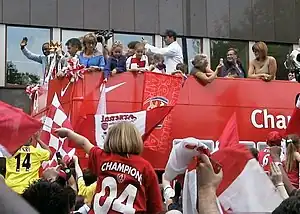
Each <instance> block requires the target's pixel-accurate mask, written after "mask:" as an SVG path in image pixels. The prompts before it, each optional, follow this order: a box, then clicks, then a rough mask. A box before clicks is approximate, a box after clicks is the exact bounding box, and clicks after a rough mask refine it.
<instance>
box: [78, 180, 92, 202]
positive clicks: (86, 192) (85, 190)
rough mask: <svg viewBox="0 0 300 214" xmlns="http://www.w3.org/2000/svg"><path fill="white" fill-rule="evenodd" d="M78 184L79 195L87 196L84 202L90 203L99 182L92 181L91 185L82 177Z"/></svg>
mask: <svg viewBox="0 0 300 214" xmlns="http://www.w3.org/2000/svg"><path fill="white" fill-rule="evenodd" d="M77 184H78V195H81V196H83V197H84V198H85V200H84V202H85V203H86V204H89V205H90V204H91V203H92V201H93V197H94V195H95V192H96V186H97V182H94V183H92V184H91V185H90V186H86V185H85V182H84V180H83V177H80V178H78V181H77Z"/></svg>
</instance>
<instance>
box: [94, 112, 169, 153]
mask: <svg viewBox="0 0 300 214" xmlns="http://www.w3.org/2000/svg"><path fill="white" fill-rule="evenodd" d="M172 109H173V106H163V107H157V108H154V109H151V110H149V111H139V112H132V113H116V114H100V115H95V134H96V142H97V145H98V146H99V147H100V148H103V143H104V139H105V136H106V135H107V132H108V130H109V128H110V127H111V126H113V125H114V124H116V123H119V122H124V121H127V122H131V123H133V124H134V125H135V126H136V127H137V129H138V130H139V132H140V133H141V135H143V138H144V139H145V138H147V136H148V135H149V133H150V132H151V131H152V130H153V129H154V128H155V127H156V126H157V125H158V124H159V123H160V122H161V121H162V120H163V119H164V118H165V117H166V116H167V115H168V114H169V112H170V111H171V110H172Z"/></svg>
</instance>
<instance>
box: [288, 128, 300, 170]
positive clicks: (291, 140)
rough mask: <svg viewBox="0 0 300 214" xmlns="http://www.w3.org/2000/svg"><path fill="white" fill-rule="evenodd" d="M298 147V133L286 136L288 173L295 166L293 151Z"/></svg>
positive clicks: (299, 145) (299, 146)
mask: <svg viewBox="0 0 300 214" xmlns="http://www.w3.org/2000/svg"><path fill="white" fill-rule="evenodd" d="M299 148H300V138H299V136H298V135H295V134H291V135H288V136H287V138H286V171H287V172H288V173H289V172H291V171H292V170H293V168H294V167H295V157H294V153H295V152H297V151H298V150H299Z"/></svg>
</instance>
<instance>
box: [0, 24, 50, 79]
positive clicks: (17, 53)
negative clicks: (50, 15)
mask: <svg viewBox="0 0 300 214" xmlns="http://www.w3.org/2000/svg"><path fill="white" fill-rule="evenodd" d="M6 32H7V36H6V38H7V39H6V50H7V52H6V82H7V84H8V85H28V84H32V83H38V82H39V81H40V79H41V78H42V77H43V75H44V71H43V69H42V65H41V64H40V63H38V62H35V61H33V60H30V59H28V58H26V57H25V56H24V54H23V53H22V51H21V49H20V42H21V41H22V39H23V38H24V37H27V39H28V44H27V48H28V50H29V51H30V52H32V53H34V54H37V55H43V53H42V45H43V44H44V43H45V42H49V41H50V39H51V30H50V29H47V28H27V27H16V26H7V30H6Z"/></svg>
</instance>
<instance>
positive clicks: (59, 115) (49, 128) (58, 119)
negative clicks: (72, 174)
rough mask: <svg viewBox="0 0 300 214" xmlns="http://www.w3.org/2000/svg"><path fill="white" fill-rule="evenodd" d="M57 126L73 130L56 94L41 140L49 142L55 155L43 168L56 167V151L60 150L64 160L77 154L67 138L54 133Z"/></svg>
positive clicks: (47, 115) (46, 118)
mask: <svg viewBox="0 0 300 214" xmlns="http://www.w3.org/2000/svg"><path fill="white" fill-rule="evenodd" d="M57 128H68V129H71V130H73V128H72V125H71V123H70V121H69V119H68V117H67V115H66V114H65V112H64V110H63V108H62V106H61V104H60V102H59V100H58V97H57V95H56V94H55V95H54V96H53V100H52V103H51V105H50V106H49V110H48V112H47V114H46V117H45V121H44V125H43V128H42V133H41V140H42V141H43V142H45V143H46V144H48V146H49V147H50V149H51V150H52V151H53V154H54V155H53V157H52V159H51V160H50V161H49V162H47V163H46V164H43V168H47V167H54V166H56V165H57V158H56V152H60V154H61V156H62V157H63V159H64V161H68V160H69V159H70V158H72V156H73V155H74V154H75V148H70V147H69V146H68V142H67V141H66V138H59V137H58V136H57V135H56V134H55V133H54V131H55V129H57Z"/></svg>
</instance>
